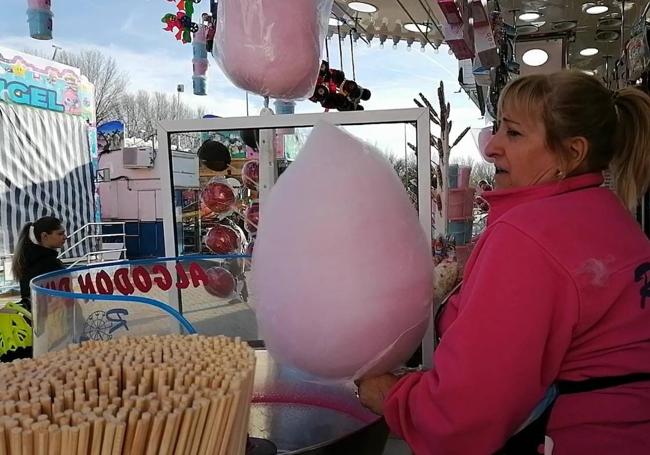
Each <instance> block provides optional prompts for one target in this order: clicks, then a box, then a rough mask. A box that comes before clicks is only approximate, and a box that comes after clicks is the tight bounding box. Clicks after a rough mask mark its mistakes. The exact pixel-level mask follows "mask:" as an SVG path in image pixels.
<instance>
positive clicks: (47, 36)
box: [27, 0, 53, 40]
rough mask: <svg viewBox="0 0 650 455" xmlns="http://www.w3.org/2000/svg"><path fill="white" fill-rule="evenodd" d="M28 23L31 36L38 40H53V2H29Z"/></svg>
mask: <svg viewBox="0 0 650 455" xmlns="http://www.w3.org/2000/svg"><path fill="white" fill-rule="evenodd" d="M27 6H28V9H27V22H28V23H29V36H30V37H32V38H34V39H37V40H51V39H52V17H53V14H52V2H51V0H27Z"/></svg>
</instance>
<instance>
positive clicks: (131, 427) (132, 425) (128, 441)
mask: <svg viewBox="0 0 650 455" xmlns="http://www.w3.org/2000/svg"><path fill="white" fill-rule="evenodd" d="M139 418H140V411H138V410H137V409H131V411H130V412H129V420H128V424H127V428H126V437H125V440H124V455H130V454H131V447H132V446H133V438H134V436H135V429H136V426H137V424H138V419H139Z"/></svg>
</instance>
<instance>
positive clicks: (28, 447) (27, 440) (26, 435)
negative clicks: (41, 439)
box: [22, 429, 34, 455]
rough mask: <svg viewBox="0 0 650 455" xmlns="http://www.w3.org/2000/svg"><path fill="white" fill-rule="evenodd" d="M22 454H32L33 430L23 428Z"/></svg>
mask: <svg viewBox="0 0 650 455" xmlns="http://www.w3.org/2000/svg"><path fill="white" fill-rule="evenodd" d="M22 444H23V455H34V432H33V431H32V430H31V429H29V430H23V434H22Z"/></svg>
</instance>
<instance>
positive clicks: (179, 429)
mask: <svg viewBox="0 0 650 455" xmlns="http://www.w3.org/2000/svg"><path fill="white" fill-rule="evenodd" d="M254 373H255V353H254V351H253V350H252V349H251V348H250V347H249V346H248V345H247V344H246V343H245V342H242V341H240V340H238V339H234V340H233V339H229V338H226V337H203V336H164V337H143V338H120V339H118V340H115V341H108V342H103V341H102V342H98V341H89V342H86V343H83V344H81V345H79V346H71V347H69V348H68V349H67V350H65V351H60V352H54V353H50V354H48V355H45V356H43V357H39V358H37V359H29V360H17V361H15V362H13V363H10V364H0V402H1V403H0V455H5V454H20V455H32V454H35V455H50V454H57V455H58V454H65V455H70V454H73V455H74V454H79V455H116V454H134V455H136V454H137V455H141V454H145V455H149V454H151V455H153V454H163V455H164V454H202V455H203V454H219V455H224V454H227V455H240V454H243V453H244V452H245V449H246V435H247V429H248V428H247V427H248V416H249V410H250V401H251V397H252V390H253V377H254Z"/></svg>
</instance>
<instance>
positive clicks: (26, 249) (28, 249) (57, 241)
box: [12, 216, 66, 311]
mask: <svg viewBox="0 0 650 455" xmlns="http://www.w3.org/2000/svg"><path fill="white" fill-rule="evenodd" d="M65 240H66V235H65V229H64V228H63V226H62V225H61V221H60V220H59V219H57V218H54V217H52V216H44V217H43V218H39V219H38V220H36V221H35V222H33V223H32V222H29V223H27V224H25V226H23V228H22V230H21V231H20V236H19V237H18V244H17V245H16V249H15V251H14V257H13V263H12V270H13V273H14V276H15V277H16V278H17V279H18V280H19V281H20V297H21V303H22V305H23V306H25V308H27V309H28V310H30V311H31V292H30V289H29V282H30V281H31V280H32V278H34V277H37V276H39V275H42V274H44V273H48V272H53V271H55V270H60V269H62V268H63V263H62V262H61V261H60V260H59V259H58V252H57V249H59V248H61V247H62V246H63V243H64V242H65Z"/></svg>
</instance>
